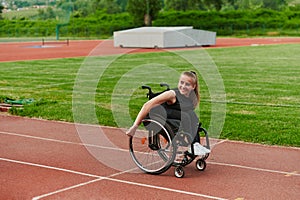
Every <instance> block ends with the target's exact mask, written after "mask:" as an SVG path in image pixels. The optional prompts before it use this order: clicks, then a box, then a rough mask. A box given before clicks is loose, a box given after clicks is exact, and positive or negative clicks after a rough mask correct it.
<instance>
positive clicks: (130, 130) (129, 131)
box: [126, 124, 139, 137]
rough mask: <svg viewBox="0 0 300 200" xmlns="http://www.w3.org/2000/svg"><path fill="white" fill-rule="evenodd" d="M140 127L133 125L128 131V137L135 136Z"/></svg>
mask: <svg viewBox="0 0 300 200" xmlns="http://www.w3.org/2000/svg"><path fill="white" fill-rule="evenodd" d="M138 127H139V126H138V125H135V124H134V125H132V126H131V127H130V128H129V129H128V130H127V131H126V135H128V136H129V137H133V136H134V134H135V131H136V129H137V128H138Z"/></svg>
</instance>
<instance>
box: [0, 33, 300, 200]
mask: <svg viewBox="0 0 300 200" xmlns="http://www.w3.org/2000/svg"><path fill="white" fill-rule="evenodd" d="M102 42H103V41H70V45H69V46H66V45H58V46H56V47H55V48H36V47H33V46H35V45H39V43H0V61H2V62H9V61H15V60H32V59H50V58H62V57H78V56H87V55H89V54H90V53H91V51H92V50H93V49H94V48H95V47H96V46H97V45H99V44H101V43H102ZM281 43H300V38H258V39H257V38H256V39H232V38H220V39H218V40H217V45H216V46H214V47H230V46H242V45H243V46H245V45H267V44H281ZM105 45H106V46H105V48H102V50H100V51H102V52H92V54H103V53H105V54H112V53H120V52H121V53H122V52H124V51H131V52H143V51H161V49H140V50H128V49H119V48H113V47H112V41H106V44H105ZM209 48H211V47H209ZM0 65H1V63H0ZM80 127H81V128H83V129H84V130H87V133H90V135H89V141H88V145H86V144H87V142H86V141H85V145H84V144H83V142H82V140H81V139H80V137H79V135H78V134H77V130H76V127H75V125H74V124H72V123H64V122H55V121H46V120H39V119H29V118H22V117H16V116H10V115H7V114H3V113H2V114H0V185H1V186H0V199H1V200H2V199H5V200H6V199H22V200H23V199H113V200H114V199H151V200H152V199H239V200H241V199H245V200H248V199H272V200H273V199H275V200H277V199H278V200H281V199H289V200H296V199H299V194H300V149H299V148H288V147H278V146H265V145H258V144H249V143H242V142H233V141H221V140H220V141H218V142H217V143H216V144H215V145H214V146H213V148H212V153H211V155H210V157H209V159H208V160H207V168H206V170H205V171H203V172H199V171H197V170H196V169H195V164H194V163H191V164H190V165H188V166H187V167H185V177H184V178H182V179H178V178H176V177H174V168H173V167H172V168H170V169H169V170H168V171H167V172H166V173H164V174H161V175H158V176H153V175H147V174H144V173H141V172H139V171H138V173H136V172H137V170H133V171H135V173H133V172H131V171H130V169H134V168H135V167H136V166H135V165H134V164H133V163H132V160H131V158H130V155H129V152H128V138H127V136H125V135H124V133H123V131H122V130H121V129H114V128H109V127H101V128H102V130H104V132H105V134H106V136H107V137H108V138H109V139H110V140H111V141H113V142H114V143H115V145H116V147H117V148H115V149H107V148H106V147H105V146H104V145H103V144H102V143H101V141H99V140H97V139H96V138H97V135H96V133H97V130H99V126H88V125H81V126H80ZM91 151H92V152H93V154H91V153H90V152H91ZM93 155H94V156H95V155H96V156H97V158H98V159H96V158H95V157H94V156H93ZM107 155H108V156H107ZM101 156H102V157H103V156H104V157H106V158H105V159H100V160H104V161H102V162H101V161H99V158H102V157H101ZM108 162H111V163H120V165H124V166H125V168H126V170H127V171H125V170H117V169H115V168H114V167H111V166H110V165H109V164H108Z"/></svg>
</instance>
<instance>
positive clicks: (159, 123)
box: [129, 83, 210, 178]
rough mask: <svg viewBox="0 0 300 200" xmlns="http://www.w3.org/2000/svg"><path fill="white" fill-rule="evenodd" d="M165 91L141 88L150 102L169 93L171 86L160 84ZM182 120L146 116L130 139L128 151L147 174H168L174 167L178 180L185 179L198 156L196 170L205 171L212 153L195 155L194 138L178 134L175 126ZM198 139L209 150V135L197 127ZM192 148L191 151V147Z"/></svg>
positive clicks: (203, 129)
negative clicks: (156, 91)
mask: <svg viewBox="0 0 300 200" xmlns="http://www.w3.org/2000/svg"><path fill="white" fill-rule="evenodd" d="M160 86H161V87H166V89H165V90H163V91H162V92H158V93H153V92H152V89H151V87H149V86H145V85H144V86H142V88H143V89H147V90H148V93H147V98H148V99H151V98H153V97H155V96H157V95H159V94H161V93H163V92H165V91H167V90H169V89H170V88H169V85H168V84H166V83H161V84H160ZM178 121H179V122H180V120H177V121H176V120H175V121H174V120H173V119H166V120H165V119H162V118H161V117H160V116H159V115H155V116H151V118H150V117H146V118H145V119H143V123H142V124H141V126H140V127H139V129H138V130H137V131H136V133H135V135H134V136H133V137H130V139H129V151H130V155H131V157H132V159H133V161H134V163H135V164H136V165H137V166H138V168H139V169H140V170H142V171H143V172H145V173H147V174H153V175H158V174H162V173H164V172H166V171H167V170H168V169H169V168H170V167H171V166H173V167H175V170H174V175H175V176H176V177H177V178H182V177H184V167H185V166H187V165H188V164H190V163H192V162H193V161H194V160H195V159H196V158H197V157H199V158H198V159H197V161H196V169H198V170H199V171H204V170H205V168H206V159H207V158H208V156H209V154H205V155H200V156H198V155H194V153H193V152H194V149H193V140H194V139H193V138H192V140H191V138H190V139H189V138H188V135H187V134H185V133H183V132H179V131H178V126H176V123H178ZM197 132H198V133H197V134H199V137H200V138H201V137H202V141H201V143H202V145H203V146H204V147H206V148H208V149H210V144H209V138H208V132H207V130H206V129H205V128H203V127H202V126H201V122H199V125H198V131H197ZM189 145H190V150H187V149H188V146H189Z"/></svg>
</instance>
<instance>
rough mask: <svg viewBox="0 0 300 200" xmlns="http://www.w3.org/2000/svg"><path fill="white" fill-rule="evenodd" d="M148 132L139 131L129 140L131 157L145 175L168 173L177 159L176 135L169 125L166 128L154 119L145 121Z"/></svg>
mask: <svg viewBox="0 0 300 200" xmlns="http://www.w3.org/2000/svg"><path fill="white" fill-rule="evenodd" d="M143 124H145V127H146V130H138V131H137V132H136V133H135V135H134V136H133V137H130V140H129V151H130V155H131V157H132V159H133V161H134V162H135V164H136V165H137V166H138V167H139V168H140V169H141V170H142V171H143V172H145V173H148V174H155V175H157V174H161V173H163V172H165V171H167V170H168V169H169V168H170V167H171V166H172V163H173V161H174V160H175V157H176V145H175V144H174V143H173V141H172V139H173V138H174V133H173V131H172V129H171V128H170V126H169V125H168V124H165V125H164V126H163V125H162V124H161V123H160V122H158V121H156V120H153V119H144V120H143Z"/></svg>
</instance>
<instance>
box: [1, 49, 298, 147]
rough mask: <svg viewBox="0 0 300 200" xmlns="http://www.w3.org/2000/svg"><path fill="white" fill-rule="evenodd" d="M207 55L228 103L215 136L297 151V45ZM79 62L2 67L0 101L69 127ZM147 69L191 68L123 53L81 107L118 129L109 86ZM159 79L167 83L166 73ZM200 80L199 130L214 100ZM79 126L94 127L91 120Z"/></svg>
mask: <svg viewBox="0 0 300 200" xmlns="http://www.w3.org/2000/svg"><path fill="white" fill-rule="evenodd" d="M193 51H194V50H191V51H190V52H191V53H194V54H195V55H197V51H196V50H195V52H193ZM207 52H208V53H209V55H210V56H211V58H212V59H213V61H214V62H215V64H216V65H217V66H218V70H219V72H220V74H221V76H222V78H223V81H224V85H225V91H226V102H219V103H220V104H225V103H226V119H225V124H224V127H223V130H222V133H221V136H220V137H221V138H228V139H232V140H242V141H247V142H255V143H263V144H272V145H275V144H276V145H285V146H296V147H300V126H299V122H300V64H299V63H300V57H299V55H300V45H299V44H294V45H269V46H252V47H235V48H219V49H208V50H207ZM105 59H107V60H109V59H110V58H109V57H104V58H103V57H102V58H99V60H97V58H95V60H96V61H97V62H102V61H105ZM83 62H84V58H68V59H51V60H39V61H22V62H2V63H0V100H1V101H3V100H4V99H5V98H6V97H8V98H13V99H20V98H34V99H35V103H34V104H31V105H27V106H25V107H24V109H22V110H19V109H12V110H11V112H12V113H13V114H16V115H21V116H29V117H39V118H44V119H50V120H62V121H70V122H72V121H74V120H73V113H72V95H73V88H74V83H75V79H76V75H77V74H78V70H79V69H80V68H81V67H82V63H83ZM151 63H159V64H160V65H161V66H169V67H171V68H172V69H174V70H178V71H182V70H188V69H191V65H190V64H188V63H186V61H185V60H184V59H178V58H177V57H174V55H173V54H171V53H168V52H164V53H142V54H128V55H123V56H122V57H120V58H117V59H116V60H114V62H113V63H112V64H111V65H110V66H109V67H108V68H107V69H106V70H105V71H104V73H103V75H102V76H101V79H100V81H99V82H98V83H97V85H98V87H97V89H96V95H95V102H90V101H89V98H87V99H86V101H84V98H83V100H82V104H91V105H92V106H94V107H95V110H96V115H97V117H98V120H99V124H101V125H107V126H119V124H117V123H116V122H115V120H114V117H113V115H112V111H111V108H112V105H111V101H112V94H113V93H114V88H115V87H116V85H117V84H119V82H120V80H121V79H122V77H124V76H125V75H128V72H130V71H132V70H135V69H136V68H137V67H136V66H143V67H144V66H145V65H150V64H151ZM150 71H151V70H150ZM153 73H154V72H153ZM158 73H160V74H161V76H162V77H168V75H165V74H164V73H163V72H158ZM88 78H89V77H87V80H88ZM199 78H200V85H201V104H200V112H199V113H200V118H201V121H202V123H203V124H204V127H208V126H209V124H210V114H211V104H212V102H211V98H210V96H209V93H208V91H207V86H206V84H205V81H204V80H203V79H202V78H201V77H199ZM168 80H170V81H171V82H170V83H171V84H172V86H173V87H174V86H176V80H177V77H168V78H167V81H168ZM174 80H175V82H174ZM135 82H137V85H135V88H133V90H134V91H131V92H132V94H133V95H132V97H131V100H130V104H129V108H130V109H129V110H130V115H131V117H132V118H134V117H135V115H136V114H137V112H138V110H139V108H140V107H141V105H142V104H143V103H144V102H145V101H146V100H147V99H146V96H145V94H146V91H144V90H141V89H137V88H138V87H139V86H140V85H141V84H142V83H144V82H143V77H142V78H141V80H135ZM139 82H141V84H140V85H139V84H138V83H139ZM146 83H147V82H146ZM128 84H129V83H128ZM174 84H175V85H174ZM131 85H132V84H131ZM156 89H157V88H156ZM88 91H90V89H89V88H87V92H88ZM121 95H122V94H121ZM87 96H89V94H87ZM94 103H95V105H94ZM80 112H82V115H83V116H88V115H90V113H89V112H88V111H86V110H84V109H83V110H82V111H80ZM124 112H125V111H124ZM126 120H127V124H126V126H127V125H128V126H129V125H130V123H131V122H130V120H128V119H126ZM82 122H84V123H97V122H94V121H88V120H87V121H85V120H83V121H82Z"/></svg>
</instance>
